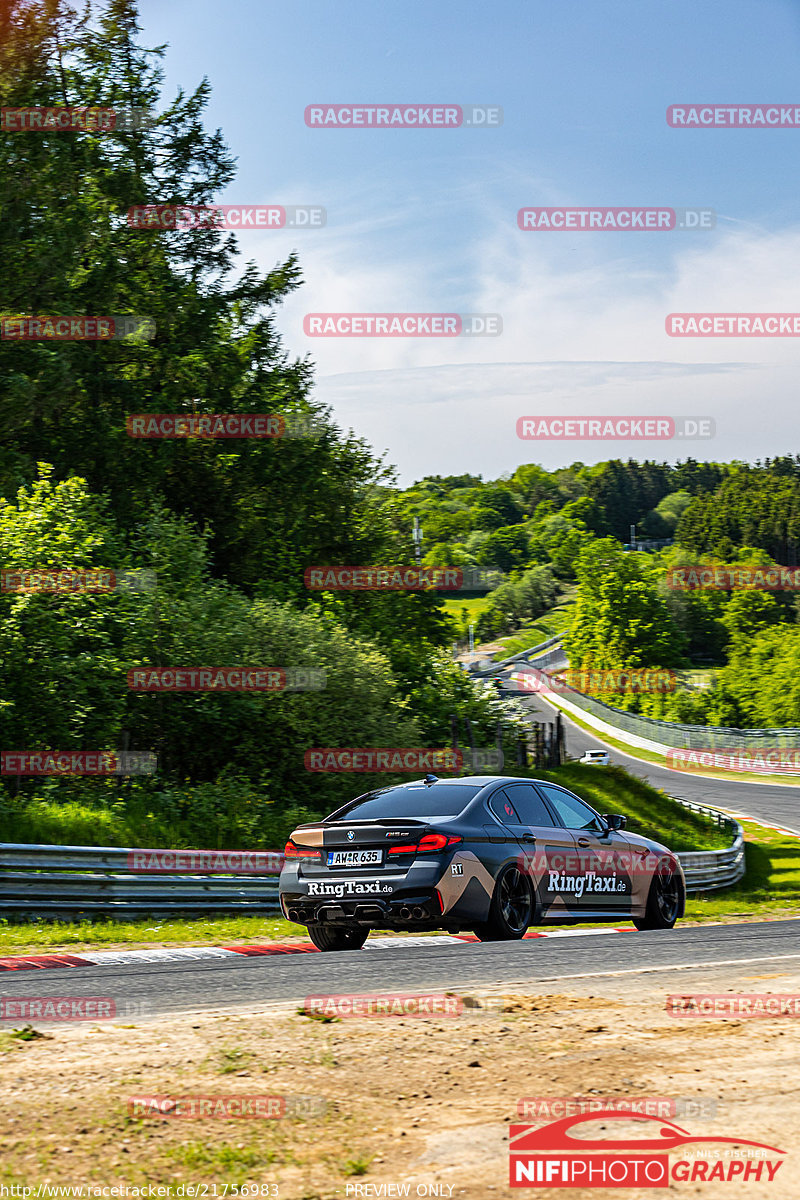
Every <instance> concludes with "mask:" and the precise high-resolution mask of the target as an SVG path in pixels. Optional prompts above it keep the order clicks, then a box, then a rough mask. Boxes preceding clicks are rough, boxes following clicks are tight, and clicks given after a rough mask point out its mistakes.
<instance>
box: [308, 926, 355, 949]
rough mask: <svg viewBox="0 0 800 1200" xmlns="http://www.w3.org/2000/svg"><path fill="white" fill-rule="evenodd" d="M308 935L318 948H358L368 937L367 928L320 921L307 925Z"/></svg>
mask: <svg viewBox="0 0 800 1200" xmlns="http://www.w3.org/2000/svg"><path fill="white" fill-rule="evenodd" d="M308 936H309V937H310V938H311V940H312V942H313V943H314V945H315V946H316V947H317V949H318V950H323V951H325V950H360V949H361V947H362V946H363V945H364V942H365V941H366V940H367V938H368V937H369V929H362V928H361V927H360V926H359V925H355V926H350V927H347V926H343V925H327V924H326V925H323V924H322V923H321V922H320V923H316V924H314V925H309V926H308Z"/></svg>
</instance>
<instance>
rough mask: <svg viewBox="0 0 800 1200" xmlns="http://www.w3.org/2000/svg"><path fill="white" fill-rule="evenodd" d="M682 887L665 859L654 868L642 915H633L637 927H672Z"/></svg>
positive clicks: (673, 869)
mask: <svg viewBox="0 0 800 1200" xmlns="http://www.w3.org/2000/svg"><path fill="white" fill-rule="evenodd" d="M682 893H683V888H682V885H681V880H680V876H679V875H678V872H677V871H676V870H675V868H674V867H673V865H672V863H670V862H669V861H668V860H667V859H662V860H661V862H660V863H659V864H658V866H657V867H656V869H655V872H654V874H653V878H652V880H651V882H650V891H649V892H648V893H647V904H646V906H645V910H644V916H643V917H634V918H633V923H634V925H635V926H636V928H637V929H672V927H673V925H674V924H675V922H676V921H677V919H678V913H679V912H680V910H681V900H682Z"/></svg>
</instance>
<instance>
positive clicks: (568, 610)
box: [495, 589, 575, 659]
mask: <svg viewBox="0 0 800 1200" xmlns="http://www.w3.org/2000/svg"><path fill="white" fill-rule="evenodd" d="M571 590H573V591H574V589H571ZM574 607H575V600H574V598H573V597H572V595H570V594H569V593H567V594H565V595H564V597H563V598H562V599H561V601H560V602H559V603H558V604H556V605H554V607H553V608H551V609H549V610H548V611H547V612H546V613H544V614H543V615H542V616H541V617H537V619H536V620H535V621H531V622H529V623H528V624H527V625H523V626H522V627H521V628H520V629H518V630H517V632H516V633H513V634H510V635H509V636H508V637H499V638H496V639H495V640H496V641H497V642H498V643H499V644H500V645H501V646H502V647H503V652H502V654H496V655H495V658H496V659H503V658H511V656H512V655H514V654H522V652H523V650H531V649H533V647H534V646H538V645H539V643H540V642H546V641H547V640H548V639H549V638H551V637H555V635H556V634H557V633H563V632H564V630H565V629H566V628H567V626H568V625H569V623H570V621H571V620H572V611H573V609H574Z"/></svg>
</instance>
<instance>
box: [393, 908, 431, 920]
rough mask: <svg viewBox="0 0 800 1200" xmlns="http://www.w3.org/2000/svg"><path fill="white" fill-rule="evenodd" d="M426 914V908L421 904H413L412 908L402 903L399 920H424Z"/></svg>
mask: <svg viewBox="0 0 800 1200" xmlns="http://www.w3.org/2000/svg"><path fill="white" fill-rule="evenodd" d="M427 916H428V910H427V909H426V908H423V906H422V905H421V904H415V905H414V907H413V908H410V907H409V906H408V905H407V904H404V905H403V906H402V908H401V909H400V920H401V921H424V920H426V918H427Z"/></svg>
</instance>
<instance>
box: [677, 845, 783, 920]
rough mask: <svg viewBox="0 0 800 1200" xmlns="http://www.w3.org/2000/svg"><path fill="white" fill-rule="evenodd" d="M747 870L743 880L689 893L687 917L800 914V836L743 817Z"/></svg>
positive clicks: (761, 918)
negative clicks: (697, 892)
mask: <svg viewBox="0 0 800 1200" xmlns="http://www.w3.org/2000/svg"><path fill="white" fill-rule="evenodd" d="M741 824H742V826H743V828H744V836H745V862H746V865H747V873H746V875H745V877H744V879H743V880H742V881H741V883H737V884H736V885H735V886H734V887H730V888H724V889H722V890H721V891H719V892H705V893H703V894H702V895H700V894H698V895H696V896H690V897H689V898H688V900H687V903H686V919H687V920H690V921H695V922H703V921H723V920H727V919H728V918H731V917H733V918H738V919H741V918H749V919H750V920H753V921H763V920H765V919H767V918H771V919H777V918H780V917H792V916H797V915H798V914H800V838H796V837H792V836H791V835H790V834H786V833H778V832H777V831H776V830H774V829H767V828H765V827H764V826H763V825H757V824H755V823H754V822H752V821H742V822H741Z"/></svg>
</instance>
